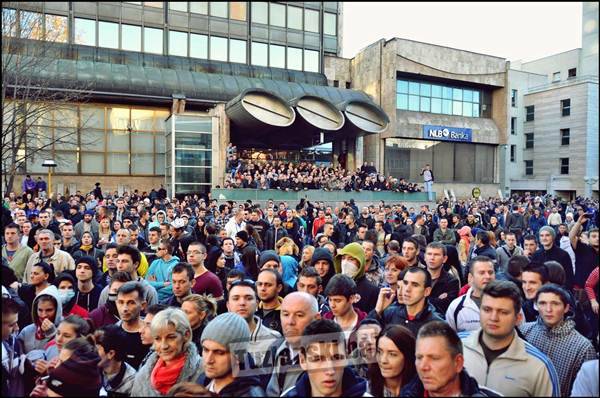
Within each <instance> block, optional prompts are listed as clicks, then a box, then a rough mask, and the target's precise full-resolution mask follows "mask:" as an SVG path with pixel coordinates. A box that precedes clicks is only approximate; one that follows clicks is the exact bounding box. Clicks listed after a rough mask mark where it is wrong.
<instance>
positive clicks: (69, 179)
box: [13, 173, 166, 194]
mask: <svg viewBox="0 0 600 398" xmlns="http://www.w3.org/2000/svg"><path fill="white" fill-rule="evenodd" d="M30 174H31V177H33V178H34V179H35V180H37V178H38V176H39V177H42V179H43V180H44V181H46V183H48V174H47V173H45V174H33V173H30ZM24 178H25V176H24V175H23V176H17V177H16V178H15V184H14V185H13V190H14V191H15V192H20V190H21V183H22V182H23V179H24ZM97 182H99V183H100V187H101V188H102V192H108V191H111V192H112V191H116V190H118V189H119V186H122V187H123V188H124V190H125V191H129V192H133V190H134V189H138V190H139V192H140V193H142V192H144V191H146V192H150V190H151V189H152V188H156V189H158V188H159V187H160V184H165V177H164V176H156V177H136V176H127V177H119V176H81V175H74V174H66V175H54V174H53V175H52V192H57V189H58V187H59V184H62V185H63V187H64V188H63V190H62V192H60V193H63V194H66V191H67V189H68V190H69V193H70V194H73V193H75V192H74V191H73V190H71V189H70V187H71V186H74V187H75V191H81V193H82V194H87V193H89V192H91V191H93V190H94V188H95V187H94V184H95V183H97ZM165 187H166V185H165Z"/></svg>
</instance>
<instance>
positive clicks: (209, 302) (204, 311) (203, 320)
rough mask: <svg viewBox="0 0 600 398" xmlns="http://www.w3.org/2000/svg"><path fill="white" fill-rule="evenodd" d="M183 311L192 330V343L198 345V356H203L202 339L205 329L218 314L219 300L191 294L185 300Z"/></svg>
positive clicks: (182, 304)
mask: <svg viewBox="0 0 600 398" xmlns="http://www.w3.org/2000/svg"><path fill="white" fill-rule="evenodd" d="M181 310H182V311H183V312H185V315H187V318H188V320H189V321H190V326H191V328H192V342H193V343H194V344H196V348H197V349H198V354H199V355H202V345H201V344H200V338H201V337H202V331H204V327H205V326H206V325H207V324H208V322H210V321H211V319H213V318H214V317H215V315H216V314H217V300H215V299H214V298H213V296H211V295H206V294H190V295H187V296H185V297H184V298H183V301H182V302H181Z"/></svg>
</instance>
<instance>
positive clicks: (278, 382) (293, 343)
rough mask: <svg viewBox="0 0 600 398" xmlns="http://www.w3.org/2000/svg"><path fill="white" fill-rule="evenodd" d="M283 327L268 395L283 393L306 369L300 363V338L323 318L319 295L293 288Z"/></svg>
mask: <svg viewBox="0 0 600 398" xmlns="http://www.w3.org/2000/svg"><path fill="white" fill-rule="evenodd" d="M280 310H281V328H282V330H283V339H282V340H280V341H278V342H276V343H275V344H274V346H272V347H271V353H272V355H271V358H273V360H272V361H268V362H269V364H270V365H271V366H273V372H272V374H271V377H270V379H269V382H268V384H267V387H266V392H267V396H269V397H279V396H281V394H282V392H284V391H286V390H287V389H289V388H291V387H293V386H294V385H295V384H296V381H297V380H298V377H299V376H300V374H301V373H302V368H301V367H300V359H299V353H300V342H301V340H302V332H304V328H305V327H306V326H307V325H308V324H309V323H311V322H312V321H313V320H315V319H320V318H321V314H319V303H318V302H317V299H316V298H315V297H314V296H312V295H310V294H308V293H305V292H293V293H290V294H288V295H287V296H285V298H284V299H283V302H282V303H281V307H280Z"/></svg>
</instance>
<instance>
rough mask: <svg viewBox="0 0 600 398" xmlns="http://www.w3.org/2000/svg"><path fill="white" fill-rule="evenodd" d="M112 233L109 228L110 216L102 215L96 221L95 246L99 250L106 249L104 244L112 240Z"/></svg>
mask: <svg viewBox="0 0 600 398" xmlns="http://www.w3.org/2000/svg"><path fill="white" fill-rule="evenodd" d="M113 235H114V233H113V231H112V230H111V229H110V218H108V217H102V218H101V219H100V222H99V223H98V243H96V247H97V248H98V249H100V250H106V245H108V243H109V242H110V241H111V240H112V237H113Z"/></svg>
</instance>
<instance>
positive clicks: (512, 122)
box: [510, 117, 517, 135]
mask: <svg viewBox="0 0 600 398" xmlns="http://www.w3.org/2000/svg"><path fill="white" fill-rule="evenodd" d="M510 134H511V135H516V134H517V118H516V117H511V118H510Z"/></svg>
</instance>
